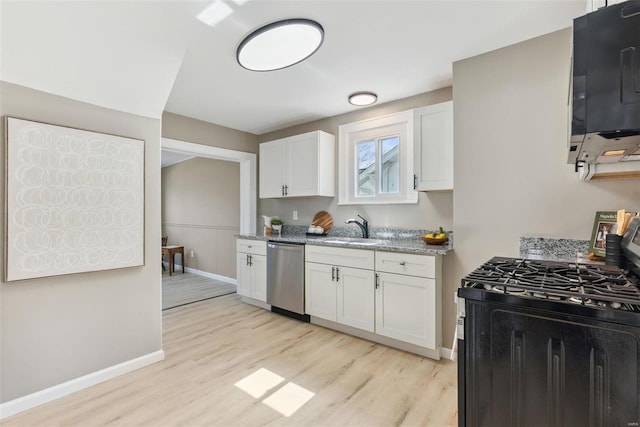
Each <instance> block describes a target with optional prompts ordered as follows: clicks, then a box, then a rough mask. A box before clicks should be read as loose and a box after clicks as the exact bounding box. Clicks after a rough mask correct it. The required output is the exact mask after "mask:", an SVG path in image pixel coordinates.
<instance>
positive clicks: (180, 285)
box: [162, 272, 236, 310]
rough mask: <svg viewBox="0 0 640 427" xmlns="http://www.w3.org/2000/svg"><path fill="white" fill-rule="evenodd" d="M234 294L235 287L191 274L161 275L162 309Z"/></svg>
mask: <svg viewBox="0 0 640 427" xmlns="http://www.w3.org/2000/svg"><path fill="white" fill-rule="evenodd" d="M233 292H236V286H235V285H231V284H229V283H225V282H221V281H220V280H215V279H210V278H208V277H203V276H198V275H196V274H193V273H184V274H182V273H174V274H173V275H172V276H169V273H168V272H167V273H163V274H162V309H163V310H166V309H168V308H172V307H177V306H180V305H184V304H189V303H192V302H195V301H202V300H204V299H207V298H213V297H218V296H221V295H228V294H231V293H233Z"/></svg>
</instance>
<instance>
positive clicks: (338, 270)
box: [336, 267, 340, 282]
mask: <svg viewBox="0 0 640 427" xmlns="http://www.w3.org/2000/svg"><path fill="white" fill-rule="evenodd" d="M339 280H340V268H338V267H336V282H338V281H339Z"/></svg>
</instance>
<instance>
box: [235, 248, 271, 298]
mask: <svg viewBox="0 0 640 427" xmlns="http://www.w3.org/2000/svg"><path fill="white" fill-rule="evenodd" d="M266 254H267V244H266V242H262V241H257V240H238V241H237V255H236V280H237V292H238V295H242V296H245V297H249V298H253V299H255V300H258V301H261V302H266V301H267V256H266Z"/></svg>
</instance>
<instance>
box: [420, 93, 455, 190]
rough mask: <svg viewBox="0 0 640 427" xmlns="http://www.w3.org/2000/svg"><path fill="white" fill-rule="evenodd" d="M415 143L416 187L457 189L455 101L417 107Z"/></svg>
mask: <svg viewBox="0 0 640 427" xmlns="http://www.w3.org/2000/svg"><path fill="white" fill-rule="evenodd" d="M413 146H414V154H413V162H414V167H413V171H414V172H413V173H414V174H415V175H416V187H417V188H416V189H417V190H419V191H438V190H453V101H449V102H443V103H441V104H435V105H428V106H426V107H423V108H419V109H416V110H415V111H414V144H413Z"/></svg>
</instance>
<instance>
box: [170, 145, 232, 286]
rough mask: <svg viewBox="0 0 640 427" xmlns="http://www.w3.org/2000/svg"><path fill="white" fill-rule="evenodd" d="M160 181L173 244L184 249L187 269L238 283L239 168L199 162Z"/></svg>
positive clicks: (180, 166) (187, 164)
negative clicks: (235, 279) (231, 279)
mask: <svg viewBox="0 0 640 427" xmlns="http://www.w3.org/2000/svg"><path fill="white" fill-rule="evenodd" d="M161 177H162V232H163V235H166V236H167V237H168V243H169V244H170V245H180V246H184V250H185V259H184V261H185V266H186V267H190V268H194V269H196V270H200V271H204V272H207V273H213V274H217V275H220V276H225V277H230V278H235V277H236V238H235V236H236V235H237V234H239V233H240V164H239V163H236V162H227V161H223V160H214V159H205V158H201V157H196V158H193V159H189V160H185V161H183V162H180V163H177V164H174V165H171V166H167V167H164V168H162V173H161ZM191 251H193V254H194V256H193V257H192V256H191V253H192V252H191ZM176 262H177V263H180V264H182V260H180V259H179V257H178V258H177V259H176Z"/></svg>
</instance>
